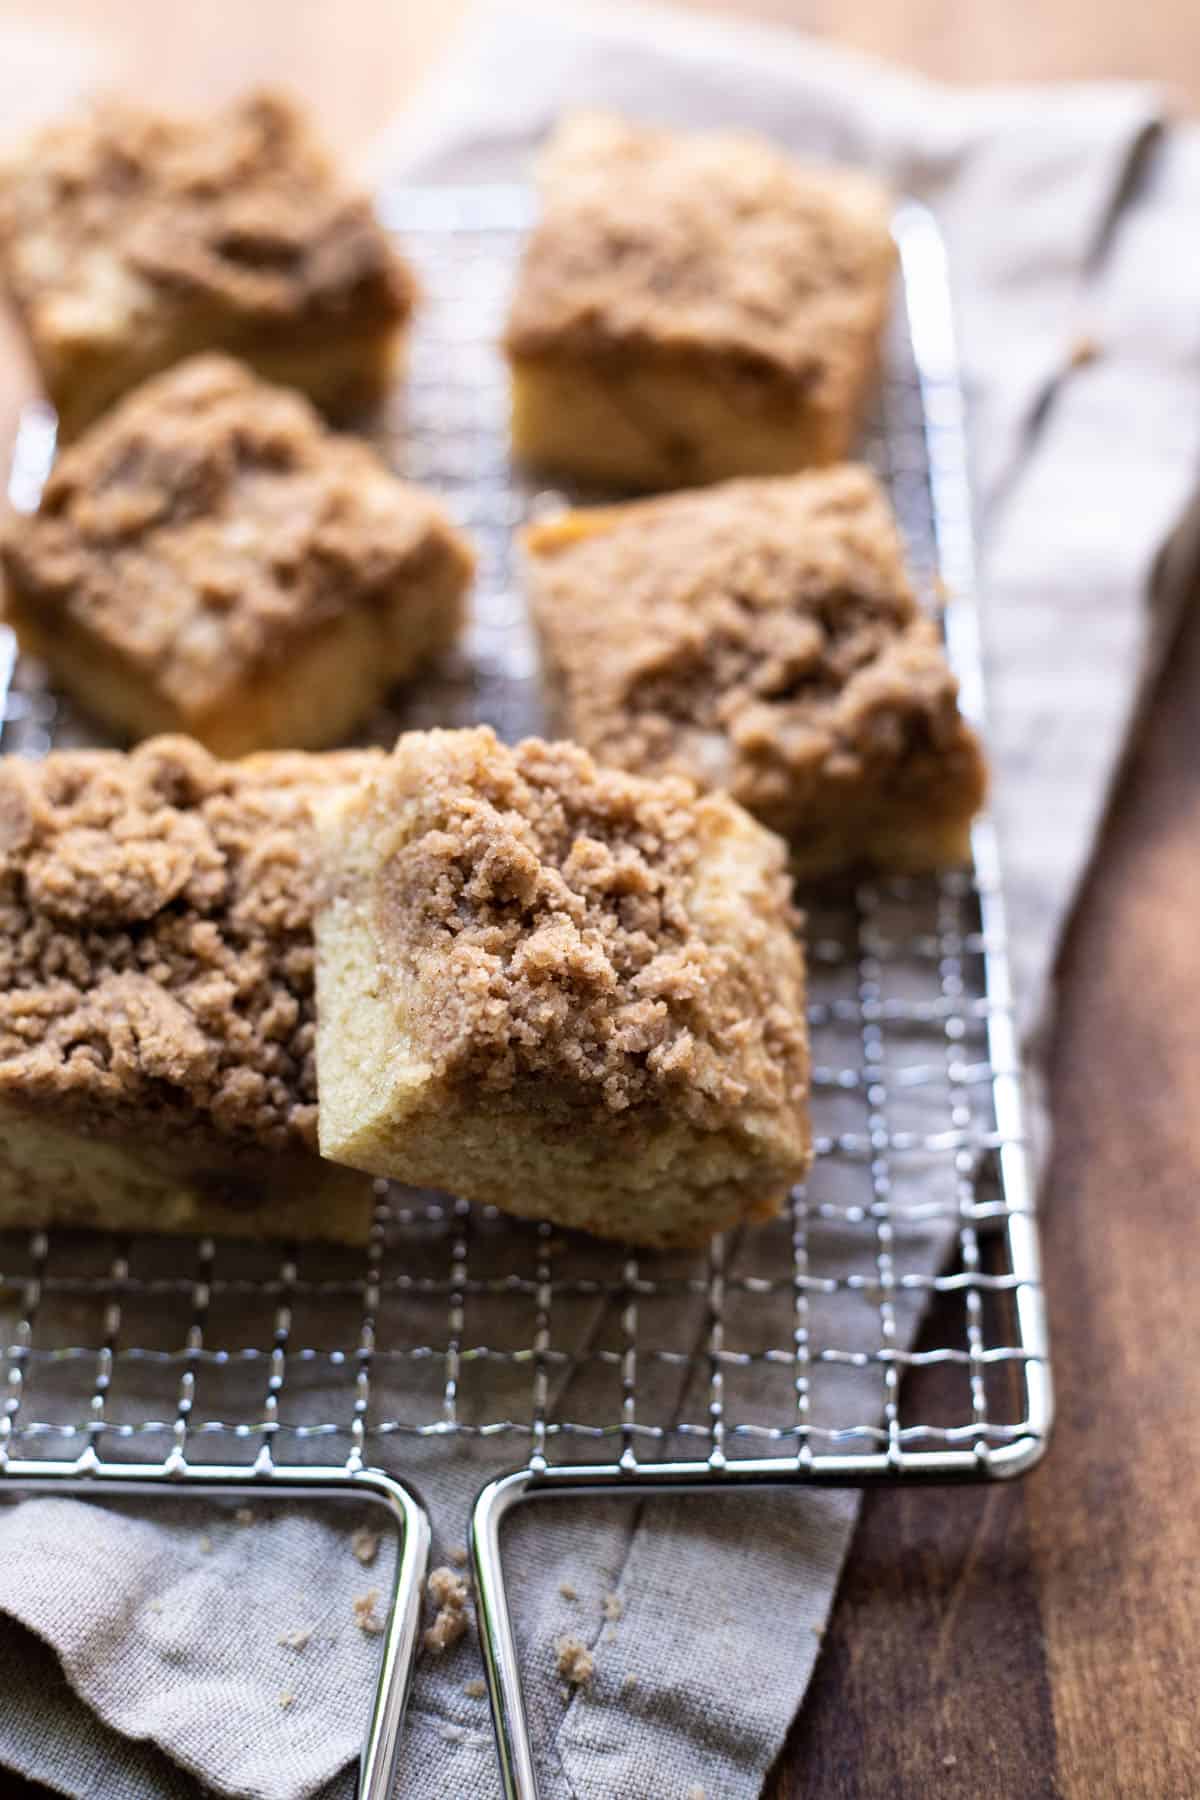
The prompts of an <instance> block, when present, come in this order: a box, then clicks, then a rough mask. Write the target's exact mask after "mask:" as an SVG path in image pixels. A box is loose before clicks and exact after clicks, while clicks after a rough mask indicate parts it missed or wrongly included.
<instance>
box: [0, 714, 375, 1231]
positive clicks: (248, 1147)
mask: <svg viewBox="0 0 1200 1800" xmlns="http://www.w3.org/2000/svg"><path fill="white" fill-rule="evenodd" d="M376 760H378V759H377V756H376V755H375V753H372V752H346V753H342V754H340V755H332V756H327V757H306V756H303V755H290V756H289V755H275V756H263V757H255V758H251V759H249V760H248V761H247V762H245V763H243V764H221V763H218V762H215V761H214V760H213V759H212V758H211V757H210V756H208V755H207V754H206V752H205V751H203V750H202V749H201V748H200V746H199V745H197V744H194V743H192V742H190V741H189V740H187V739H182V738H162V739H157V740H154V741H153V742H151V743H148V744H144V745H142V746H141V747H140V748H139V749H137V750H135V751H133V752H132V753H131V754H129V755H124V754H122V753H121V752H119V751H61V752H55V753H53V754H51V755H50V756H48V757H47V758H46V759H45V761H44V762H28V761H26V760H24V759H22V758H19V757H5V758H3V759H2V760H0V1212H2V1213H3V1215H4V1217H5V1219H6V1221H7V1222H12V1219H13V1217H14V1215H15V1216H17V1217H20V1216H22V1213H23V1216H24V1217H25V1218H26V1219H27V1220H28V1219H29V1217H30V1214H31V1212H33V1213H35V1214H36V1212H37V1211H38V1209H39V1207H40V1208H42V1209H43V1210H45V1209H46V1208H47V1206H49V1209H50V1210H51V1211H54V1210H55V1208H54V1206H53V1205H52V1204H51V1202H52V1201H53V1200H54V1196H53V1195H50V1196H49V1197H48V1196H47V1194H45V1193H41V1194H39V1193H38V1192H36V1191H33V1186H32V1185H31V1190H30V1191H29V1192H27V1193H25V1194H22V1193H20V1192H17V1193H14V1192H12V1191H11V1190H12V1186H13V1183H14V1178H15V1173H16V1171H15V1169H14V1158H15V1157H16V1154H17V1151H16V1149H15V1147H14V1146H12V1145H11V1144H10V1138H11V1137H12V1134H13V1132H14V1130H17V1131H18V1134H19V1128H20V1127H21V1126H24V1127H26V1128H29V1127H32V1128H34V1130H35V1131H36V1129H37V1128H39V1127H44V1129H45V1131H46V1132H47V1133H48V1134H49V1141H50V1143H51V1145H52V1147H53V1154H52V1155H48V1156H47V1158H46V1167H45V1177H44V1178H45V1179H46V1180H47V1181H53V1180H54V1178H55V1176H54V1171H55V1168H56V1167H58V1166H60V1165H61V1164H62V1162H63V1161H64V1158H65V1159H66V1160H68V1161H70V1162H71V1163H72V1164H77V1163H80V1162H82V1163H86V1161H87V1155H86V1152H87V1150H88V1147H89V1146H94V1147H95V1152H96V1156H95V1161H96V1166H97V1174H98V1181H97V1184H96V1185H97V1187H98V1190H99V1191H98V1192H96V1193H87V1194H84V1195H83V1196H82V1197H81V1199H82V1214H81V1210H80V1201H79V1199H78V1198H77V1200H76V1203H75V1204H74V1206H73V1208H72V1202H71V1197H70V1196H66V1197H65V1198H64V1200H63V1206H64V1207H65V1208H67V1209H69V1216H71V1217H73V1218H79V1217H81V1216H84V1217H87V1216H92V1217H94V1218H95V1219H96V1221H97V1222H100V1223H109V1224H114V1225H119V1224H121V1223H122V1222H123V1221H122V1220H121V1219H119V1218H113V1217H112V1215H111V1212H110V1211H109V1210H108V1209H107V1208H106V1194H105V1191H104V1178H105V1175H106V1173H107V1172H109V1171H111V1169H112V1168H113V1167H114V1166H115V1165H114V1164H113V1161H112V1157H111V1155H110V1151H111V1150H112V1148H113V1147H115V1148H116V1150H117V1151H119V1152H123V1154H124V1156H125V1157H126V1158H127V1159H128V1164H129V1166H131V1167H132V1168H133V1169H134V1170H135V1171H136V1170H138V1169H139V1166H140V1173H141V1182H140V1186H139V1185H138V1183H137V1181H136V1180H135V1179H134V1177H133V1176H132V1175H130V1174H129V1169H128V1167H127V1168H125V1169H123V1170H122V1172H121V1176H120V1180H119V1181H118V1182H117V1183H116V1185H117V1186H118V1188H119V1187H120V1186H121V1183H122V1182H124V1184H125V1185H126V1186H127V1187H128V1188H129V1189H130V1192H131V1193H132V1195H133V1198H134V1200H135V1202H136V1203H137V1204H138V1205H140V1206H141V1207H142V1209H143V1213H145V1210H146V1208H147V1206H148V1205H149V1203H150V1202H151V1201H152V1199H153V1191H154V1189H155V1186H156V1184H157V1185H158V1186H159V1188H161V1189H162V1190H163V1211H164V1213H165V1214H168V1215H169V1216H166V1217H164V1218H162V1219H155V1220H154V1223H155V1224H156V1225H160V1226H161V1225H166V1226H168V1227H174V1226H175V1225H178V1224H180V1223H182V1224H190V1223H192V1222H193V1221H192V1218H191V1215H190V1214H189V1209H188V1206H187V1204H186V1201H187V1198H188V1194H189V1193H190V1196H191V1200H192V1202H193V1208H192V1210H193V1211H194V1210H195V1208H196V1207H199V1208H201V1209H202V1211H203V1216H204V1228H205V1229H213V1228H214V1218H215V1219H216V1220H217V1221H219V1220H220V1218H221V1217H222V1216H224V1218H225V1228H226V1229H230V1230H253V1231H256V1232H267V1233H278V1234H280V1235H286V1234H288V1233H290V1232H293V1231H295V1232H298V1233H301V1234H304V1233H305V1231H306V1226H307V1225H308V1224H311V1223H312V1222H313V1220H314V1219H316V1220H317V1222H318V1231H317V1235H334V1236H338V1235H344V1236H347V1237H349V1238H352V1239H357V1238H361V1237H362V1236H363V1235H364V1233H365V1229H366V1223H367V1220H368V1218H369V1211H370V1205H369V1197H368V1196H366V1195H365V1194H364V1193H363V1192H362V1191H361V1188H356V1187H347V1186H346V1185H345V1183H344V1181H342V1182H335V1183H334V1184H333V1186H332V1187H331V1186H330V1184H329V1181H328V1179H327V1176H326V1172H325V1171H324V1170H323V1169H322V1168H321V1165H320V1164H319V1162H318V1160H317V1158H316V1156H315V1155H314V1152H315V1150H316V1114H317V1105H316V1102H317V1090H316V1071H315V1064H314V1057H313V1034H314V1002H313V942H312V915H313V905H314V896H315V890H316V879H317V874H316V854H315V844H314V837H313V829H312V804H313V800H314V797H315V796H316V795H317V793H318V792H321V791H327V790H329V789H333V788H337V787H338V786H341V785H344V784H346V783H348V782H351V781H353V780H355V779H361V778H362V777H363V776H364V775H365V774H366V773H367V772H368V771H369V770H370V768H371V767H372V766H373V764H374V763H375V762H376ZM64 1134H68V1135H69V1136H71V1137H72V1138H73V1139H74V1146H73V1147H71V1146H67V1147H66V1149H64ZM23 1141H24V1140H22V1142H23ZM10 1151H11V1154H9V1153H10ZM27 1160H28V1159H27V1158H26V1157H25V1155H24V1152H23V1151H22V1153H21V1162H22V1167H21V1170H20V1173H22V1174H23V1176H24V1177H25V1178H26V1179H27V1180H29V1181H30V1182H31V1184H36V1182H37V1180H38V1179H39V1171H38V1170H37V1169H34V1170H33V1171H31V1170H30V1169H29V1168H28V1167H26V1166H25V1163H26V1162H27ZM172 1165H173V1176H172V1178H171V1180H168V1179H167V1175H166V1171H167V1170H168V1169H170V1168H171V1167H172ZM335 1173H336V1172H334V1171H329V1174H330V1175H334V1174H335ZM281 1174H282V1176H283V1177H284V1179H283V1180H282V1181H281V1179H280V1176H281ZM167 1189H170V1192H169V1193H168V1192H167ZM118 1198H119V1196H118ZM331 1198H332V1199H334V1200H336V1201H340V1203H341V1210H340V1212H339V1211H338V1208H337V1207H336V1206H335V1207H334V1211H333V1215H332V1216H331V1217H330V1216H327V1214H328V1207H329V1202H330V1200H331ZM149 1216H150V1218H151V1219H153V1210H152V1208H151V1209H150V1215H149Z"/></svg>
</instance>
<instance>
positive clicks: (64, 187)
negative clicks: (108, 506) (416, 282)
mask: <svg viewBox="0 0 1200 1800" xmlns="http://www.w3.org/2000/svg"><path fill="white" fill-rule="evenodd" d="M0 260H2V261H3V264H4V270H5V275H6V279H7V281H8V284H9V286H10V288H11V290H12V292H13V295H14V298H15V299H16V301H17V304H18V305H19V306H21V307H22V308H23V309H24V310H26V311H27V312H29V313H30V314H31V316H32V318H33V320H34V323H35V327H36V328H37V329H38V330H39V332H40V333H41V334H44V335H45V336H47V337H49V338H51V339H55V340H59V341H62V342H64V343H70V342H71V341H72V340H73V339H77V338H81V337H86V338H88V339H103V338H104V337H105V335H106V333H107V335H110V336H116V335H118V334H119V335H121V336H124V334H125V333H126V332H128V331H129V330H130V329H136V327H137V324H138V322H139V320H142V321H146V320H154V319H157V318H160V317H161V315H162V312H163V309H164V308H166V309H167V310H168V311H169V312H170V313H172V314H174V315H176V316H182V317H185V318H190V317H191V315H192V314H193V313H194V312H195V311H196V310H197V308H203V309H204V310H205V311H208V310H210V309H213V308H219V309H220V310H221V311H222V312H223V313H225V314H232V315H233V316H234V317H236V318H238V319H240V320H241V321H242V323H243V324H244V326H245V327H246V328H248V329H253V330H261V331H262V332H263V333H264V334H265V333H266V332H268V331H269V330H270V329H272V328H274V327H278V325H279V324H280V323H288V324H296V323H300V322H301V321H304V322H309V321H312V322H317V321H320V320H322V319H328V320H329V321H330V323H331V324H336V323H337V322H338V321H339V320H340V319H341V318H342V317H343V316H344V315H346V314H351V316H352V317H353V319H354V320H355V321H356V322H360V321H362V320H363V319H364V318H378V319H379V320H380V322H386V321H389V320H400V319H403V318H405V317H406V316H407V315H408V313H409V312H410V311H411V309H412V304H413V295H414V287H413V280H412V277H411V275H410V274H409V272H408V270H407V269H406V268H405V266H404V264H403V263H402V262H401V261H400V259H399V257H398V256H397V255H396V253H395V251H394V250H393V248H392V246H391V244H390V242H389V240H388V238H387V235H386V233H385V232H384V231H383V229H382V228H381V226H380V225H379V223H378V221H377V220H376V218H375V216H374V214H373V212H372V210H371V205H370V202H369V200H368V199H367V197H366V196H365V195H364V194H360V193H357V192H355V191H353V190H352V189H350V188H348V187H347V186H346V185H345V184H344V183H343V181H342V179H341V178H340V176H339V175H338V173H337V171H336V170H335V168H334V167H333V165H332V163H331V161H330V159H329V157H328V155H327V154H326V152H325V150H324V148H323V147H322V146H321V145H320V143H319V142H318V141H317V139H316V138H315V136H314V134H313V132H312V130H311V129H310V127H309V125H308V123H307V121H306V119H305V117H304V115H303V113H302V112H301V111H300V110H299V109H298V108H297V107H296V106H295V105H293V104H292V102H291V101H289V100H287V99H286V98H284V97H283V96H282V95H280V94H275V93H270V92H258V93H252V94H249V95H247V96H245V97H243V98H242V99H239V100H237V101H235V102H234V103H233V104H231V105H229V106H227V107H225V108H224V109H223V110H222V111H220V112H218V113H216V114H214V115H212V116H210V117H207V118H203V119H179V118H170V117H164V116H163V115H162V114H160V113H157V112H155V111H153V110H150V109H147V108H144V107H140V106H135V105H132V104H129V103H126V102H121V101H115V100H112V101H107V102H105V103H102V104H99V105H96V106H94V107H92V108H90V109H89V110H88V111H86V112H85V113H83V114H82V115H80V116H77V117H74V118H71V119H68V120H65V121H63V122H62V123H60V124H56V125H52V126H50V127H49V128H48V129H46V130H44V131H42V132H41V133H39V134H38V136H37V137H36V138H35V139H34V140H33V141H32V143H31V144H30V146H29V148H28V150H27V151H26V153H25V154H24V156H22V157H21V158H20V159H19V160H16V161H13V162H12V163H11V164H10V165H9V166H8V168H7V169H6V171H5V172H4V174H3V176H0Z"/></svg>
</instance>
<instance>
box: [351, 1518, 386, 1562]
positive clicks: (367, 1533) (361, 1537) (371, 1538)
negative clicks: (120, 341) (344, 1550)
mask: <svg viewBox="0 0 1200 1800" xmlns="http://www.w3.org/2000/svg"><path fill="white" fill-rule="evenodd" d="M350 1548H351V1550H353V1552H354V1554H355V1556H356V1557H357V1558H358V1560H359V1562H360V1563H361V1564H362V1566H363V1568H364V1569H368V1568H370V1566H371V1564H372V1563H373V1562H374V1561H375V1558H376V1557H377V1556H378V1555H379V1533H378V1532H377V1531H372V1529H371V1527H370V1526H369V1525H360V1526H359V1527H358V1530H357V1531H356V1532H354V1534H353V1535H352V1537H351V1539H350Z"/></svg>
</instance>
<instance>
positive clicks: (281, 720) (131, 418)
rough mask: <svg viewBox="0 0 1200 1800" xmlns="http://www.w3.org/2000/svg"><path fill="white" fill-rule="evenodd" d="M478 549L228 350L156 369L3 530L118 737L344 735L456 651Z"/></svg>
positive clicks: (43, 636) (74, 681)
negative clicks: (391, 693)
mask: <svg viewBox="0 0 1200 1800" xmlns="http://www.w3.org/2000/svg"><path fill="white" fill-rule="evenodd" d="M472 570H473V557H472V553H471V550H470V548H469V546H468V545H467V543H466V541H465V540H464V539H463V537H462V536H461V535H460V534H459V533H458V532H457V531H456V530H455V529H454V528H453V526H452V525H451V524H450V521H449V519H448V518H447V516H446V514H445V513H444V511H443V510H442V508H441V507H440V506H439V505H438V504H437V502H436V501H435V500H433V499H432V498H431V497H430V496H429V495H428V494H425V493H423V492H422V491H421V490H420V489H418V488H414V487H410V486H408V485H406V484H405V483H403V482H400V481H397V480H396V478H395V477H394V476H393V475H392V474H391V473H390V472H389V471H388V470H387V469H386V468H385V466H384V465H383V463H382V462H381V461H380V460H379V458H378V457H377V456H376V455H375V454H374V452H373V451H372V450H370V449H369V448H368V446H367V445H366V444H363V443H360V442H358V441H357V440H354V439H352V438H349V437H342V436H338V435H336V434H334V433H332V432H329V431H327V430H326V429H325V427H324V426H323V425H322V423H321V421H320V419H319V418H318V416H317V414H316V413H315V412H314V411H313V409H312V408H311V406H310V405H309V404H308V402H307V401H306V400H305V399H303V398H302V396H301V395H299V394H296V393H294V392H291V391H289V390H288V389H286V388H278V387H270V386H268V385H267V384H266V383H264V382H261V381H259V380H257V379H256V378H255V377H254V376H253V375H252V374H251V373H250V371H249V370H248V369H246V368H245V367H244V366H243V365H242V364H240V363H237V362H234V361H233V360H232V359H231V358H229V357H224V356H203V357H194V358H191V359H190V360H188V361H186V362H184V363H181V364H179V365H178V367H176V368H174V369H170V370H168V371H167V373H166V374H164V375H159V376H156V377H155V378H154V380H152V381H149V382H146V383H145V384H144V385H143V386H142V387H140V388H138V389H137V390H136V391H135V392H134V393H133V394H131V395H129V396H128V397H127V398H126V399H125V400H123V401H122V402H121V403H120V404H119V405H118V406H117V407H115V408H114V409H113V411H112V412H110V413H109V414H107V415H106V417H105V418H104V419H102V420H100V421H99V422H98V423H97V424H96V425H94V426H92V427H91V429H90V430H89V431H87V432H86V433H85V434H84V436H83V437H82V438H81V439H80V440H79V442H78V443H77V444H75V445H74V446H72V447H71V448H70V449H69V450H67V451H66V452H64V454H63V455H62V456H61V457H60V458H59V460H58V463H57V464H56V466H55V468H54V470H53V471H52V473H51V475H50V478H49V481H48V483H47V485H46V490H45V493H44V495H43V497H42V502H41V505H40V507H39V508H38V510H37V512H36V513H34V514H32V515H29V516H27V517H14V518H13V519H12V520H11V521H10V523H9V524H8V526H7V527H6V529H5V530H4V531H3V532H2V533H0V572H2V574H3V580H4V590H5V609H6V612H7V614H8V617H9V618H10V620H11V621H12V623H13V624H14V625H15V627H16V629H17V633H18V635H19V637H20V639H21V642H22V645H23V647H24V648H25V649H27V650H29V651H32V652H33V654H35V655H37V656H40V657H41V658H43V659H44V660H45V661H46V662H47V663H48V664H49V666H50V669H51V671H52V673H53V675H54V677H55V679H56V681H57V682H58V683H59V684H60V685H61V686H62V687H63V688H65V689H66V690H67V692H68V693H69V694H71V695H72V696H73V697H75V698H76V699H78V700H79V701H80V702H81V703H82V705H83V706H84V707H85V708H86V709H87V711H88V712H90V713H91V714H92V715H93V716H94V717H95V718H97V719H99V720H100V721H102V722H103V723H104V724H105V725H106V726H107V727H108V728H109V729H110V730H114V731H116V732H117V733H119V734H120V735H121V736H123V737H127V738H139V737H149V736H151V735H153V734H154V733H155V732H172V731H178V732H187V733H188V734H189V735H190V736H192V737H195V738H198V739H199V740H200V741H201V742H203V743H204V744H206V745H207V746H208V747H209V748H210V749H211V750H213V751H215V752H216V753H218V754H220V755H225V756H237V755H241V754H243V753H244V752H246V751H250V750H258V749H274V748H293V747H294V748H298V749H319V748H322V747H323V746H325V745H327V744H336V743H338V742H340V741H343V740H344V739H345V737H346V736H347V735H348V734H349V733H350V732H351V731H352V730H353V728H354V727H355V726H356V725H358V724H359V722H360V721H361V720H362V719H363V718H364V717H365V716H366V715H367V714H368V713H370V711H371V710H372V708H373V707H374V706H376V705H377V704H378V702H379V701H380V700H382V698H383V697H384V695H385V694H386V693H387V691H388V689H389V688H391V687H392V686H393V685H394V684H395V683H397V682H399V681H402V680H405V679H407V678H408V677H409V676H411V675H412V674H413V673H414V672H415V671H416V670H418V669H419V668H420V667H421V665H422V664H424V663H426V662H428V661H429V660H430V659H431V658H433V657H434V656H436V655H437V654H438V653H439V652H441V651H443V650H445V649H446V648H448V646H449V645H450V644H451V643H452V642H453V640H454V639H455V637H456V636H457V634H458V632H459V630H460V628H461V626H462V623H463V617H464V607H465V596H466V591H467V588H468V586H469V583H470V579H471V574H472Z"/></svg>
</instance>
